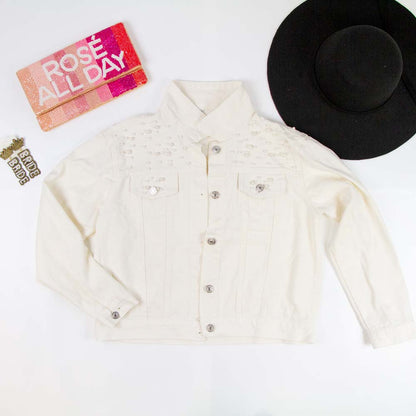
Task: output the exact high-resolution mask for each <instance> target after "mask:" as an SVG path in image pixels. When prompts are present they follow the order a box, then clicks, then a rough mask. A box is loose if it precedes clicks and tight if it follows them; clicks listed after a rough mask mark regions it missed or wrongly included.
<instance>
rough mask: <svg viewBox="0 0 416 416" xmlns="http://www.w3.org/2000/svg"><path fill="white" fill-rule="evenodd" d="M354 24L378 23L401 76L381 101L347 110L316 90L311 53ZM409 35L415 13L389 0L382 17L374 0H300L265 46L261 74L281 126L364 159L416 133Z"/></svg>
mask: <svg viewBox="0 0 416 416" xmlns="http://www.w3.org/2000/svg"><path fill="white" fill-rule="evenodd" d="M374 7H376V8H374ZM360 24H367V25H373V26H377V27H380V28H381V29H383V30H385V31H386V32H387V33H389V34H390V35H391V36H392V37H393V39H395V41H396V42H397V43H398V45H399V47H400V49H401V52H402V56H403V65H404V71H403V73H404V74H406V77H407V78H406V79H405V80H404V79H403V78H404V77H402V79H401V80H400V82H399V84H398V86H397V87H396V89H395V90H394V92H393V94H392V95H391V97H390V98H389V99H388V100H387V101H386V102H385V103H384V104H383V105H381V106H379V107H377V108H376V109H372V110H370V111H365V112H349V111H344V110H342V109H340V108H338V107H337V106H335V105H334V104H332V103H331V102H330V101H329V100H327V98H326V97H325V96H324V95H323V94H322V92H321V91H320V89H319V86H318V84H317V83H316V78H315V71H314V64H315V55H316V52H317V50H318V48H319V46H320V45H321V43H322V42H323V41H324V40H325V39H326V38H327V37H328V36H330V35H331V34H332V33H334V32H336V31H338V30H341V29H343V28H346V27H349V26H352V25H360ZM415 39H416V19H415V17H414V16H413V14H412V13H410V12H409V11H408V10H407V9H406V8H405V7H403V6H401V5H400V4H399V3H397V2H395V1H393V0H389V1H388V2H387V3H385V9H384V10H383V15H382V18H380V14H379V9H377V1H371V2H370V1H368V0H348V1H345V2H344V1H340V0H335V1H331V0H307V1H305V2H304V3H302V4H301V5H300V6H298V7H297V8H296V9H294V10H293V11H292V12H291V13H290V14H289V15H288V16H287V17H286V19H285V20H284V21H283V23H282V24H281V25H280V26H279V28H278V30H277V32H276V34H275V36H274V38H273V41H272V44H271V47H270V51H269V56H268V60H267V77H268V83H269V89H270V93H271V96H272V99H273V101H274V104H275V106H276V108H277V111H278V112H279V114H280V116H281V117H282V119H283V121H284V122H285V123H286V124H287V125H289V126H291V127H296V128H297V129H298V130H300V131H303V132H305V133H306V134H308V135H310V136H312V137H314V138H315V139H317V140H319V141H320V142H322V143H323V144H324V145H326V146H328V147H329V148H331V149H332V150H334V151H335V152H336V153H337V155H338V156H339V157H340V158H343V159H368V158H373V157H376V156H380V155H383V154H386V153H388V152H390V151H392V150H394V149H396V148H397V147H399V146H401V145H402V144H403V143H405V142H406V141H407V140H409V139H410V138H411V137H412V136H413V135H414V134H415V133H416V103H415V100H414V98H413V95H412V93H411V92H412V91H411V89H409V83H410V82H411V80H412V78H413V77H415V76H416V74H414V72H415V71H416V66H415V65H414V64H415V63H416V47H414V46H413V45H412V44H411V43H410V42H412V43H413V42H414V40H415ZM410 86H411V85H410Z"/></svg>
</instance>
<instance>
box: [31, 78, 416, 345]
mask: <svg viewBox="0 0 416 416" xmlns="http://www.w3.org/2000/svg"><path fill="white" fill-rule="evenodd" d="M323 247H325V249H326V253H327V255H328V257H329V259H330V260H331V262H332V265H333V267H334V270H335V272H336V274H337V276H338V278H339V280H340V282H341V284H342V287H343V289H344V290H345V293H346V295H347V297H348V299H349V301H350V303H351V306H352V308H353V309H354V311H355V312H356V316H357V317H358V320H359V322H360V324H361V326H362V328H363V329H364V331H365V332H366V333H367V336H368V338H369V340H370V341H371V343H372V345H373V346H374V347H375V348H377V347H381V346H385V345H389V344H395V343H399V342H403V341H405V340H408V339H411V338H415V337H416V327H415V323H414V320H413V316H412V312H411V308H410V305H409V299H408V293H407V288H406V285H405V281H404V279H403V275H402V271H401V268H400V265H399V263H398V258H397V256H396V253H395V251H394V248H393V246H392V243H391V240H390V239H389V235H388V231H387V229H386V226H385V224H384V222H383V219H382V217H381V215H380V213H379V211H378V209H377V207H376V205H375V203H374V201H373V200H372V198H371V196H370V195H369V193H368V191H366V189H365V188H364V186H363V185H362V184H361V183H360V182H359V180H357V178H356V177H355V176H354V174H353V173H352V172H351V170H350V169H348V168H347V166H346V165H345V164H344V163H343V161H342V160H341V159H340V158H339V157H338V156H337V155H336V154H335V152H333V151H332V150H331V149H329V148H328V147H326V146H324V145H323V144H321V143H320V142H319V141H317V140H315V139H313V138H311V137H310V136H308V135H306V134H304V133H302V132H299V131H297V130H295V129H293V128H290V127H288V126H286V125H284V124H281V123H278V122H274V121H270V120H268V119H266V118H264V117H262V116H260V115H258V114H257V113H256V112H255V110H254V109H253V105H252V102H251V100H250V98H249V95H248V93H247V91H246V89H245V87H244V85H243V83H242V82H241V81H184V80H180V81H179V80H176V81H171V82H170V84H169V86H168V87H167V89H166V91H165V96H164V99H163V100H162V103H161V106H160V108H159V109H158V111H157V112H155V113H154V114H145V115H136V116H132V117H129V118H127V119H125V120H123V121H120V122H118V123H115V124H113V125H111V126H109V127H107V128H106V129H104V130H103V131H101V132H99V133H98V134H97V135H96V136H95V137H93V138H91V139H90V140H88V141H87V142H85V143H83V144H81V145H80V146H79V147H78V148H76V149H75V150H74V151H73V152H72V153H71V154H70V155H69V156H67V157H66V158H64V159H63V160H61V161H60V162H59V163H58V165H57V166H56V167H55V168H54V169H53V170H52V171H51V172H50V173H49V174H48V175H47V176H46V177H45V178H44V181H43V184H42V193H41V201H40V207H39V217H38V229H37V246H36V256H37V257H36V258H37V279H38V280H39V281H40V282H42V283H43V284H45V285H46V286H48V287H50V288H52V289H54V290H55V291H56V292H59V293H60V294H62V295H64V296H65V297H66V298H67V299H69V300H70V301H72V302H73V303H74V304H75V305H77V306H78V307H80V308H82V310H84V311H85V312H86V313H88V314H89V315H91V316H92V317H94V318H95V319H96V326H95V336H96V338H97V339H99V340H118V341H126V342H154V343H173V344H175V343H181V344H215V343H222V344H227V343H269V342H273V343H278V342H286V343H311V342H314V341H315V330H314V325H315V321H316V319H317V312H318V306H319V299H320V292H321V262H322V260H321V257H320V253H321V248H323Z"/></svg>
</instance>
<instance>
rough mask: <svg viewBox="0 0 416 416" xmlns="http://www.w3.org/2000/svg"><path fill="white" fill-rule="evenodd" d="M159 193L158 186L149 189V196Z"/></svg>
mask: <svg viewBox="0 0 416 416" xmlns="http://www.w3.org/2000/svg"><path fill="white" fill-rule="evenodd" d="M158 192H159V187H158V186H151V187H150V188H149V194H150V195H156V194H157V193H158Z"/></svg>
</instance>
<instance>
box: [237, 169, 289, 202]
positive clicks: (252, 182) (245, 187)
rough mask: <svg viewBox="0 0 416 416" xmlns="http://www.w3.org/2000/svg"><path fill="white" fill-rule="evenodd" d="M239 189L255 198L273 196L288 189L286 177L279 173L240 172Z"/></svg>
mask: <svg viewBox="0 0 416 416" xmlns="http://www.w3.org/2000/svg"><path fill="white" fill-rule="evenodd" d="M238 189H239V190H240V191H242V192H244V193H245V194H246V195H248V196H251V197H253V198H261V199H264V198H271V197H273V196H275V195H276V194H278V193H280V192H285V190H286V177H285V176H283V175H278V174H268V173H264V174H263V173H258V172H239V173H238Z"/></svg>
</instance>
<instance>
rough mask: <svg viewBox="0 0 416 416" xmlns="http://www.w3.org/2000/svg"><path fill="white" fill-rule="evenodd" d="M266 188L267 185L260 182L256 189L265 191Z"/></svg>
mask: <svg viewBox="0 0 416 416" xmlns="http://www.w3.org/2000/svg"><path fill="white" fill-rule="evenodd" d="M264 188H265V186H264V184H263V183H258V184H257V185H256V191H257V192H262V191H264Z"/></svg>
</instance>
